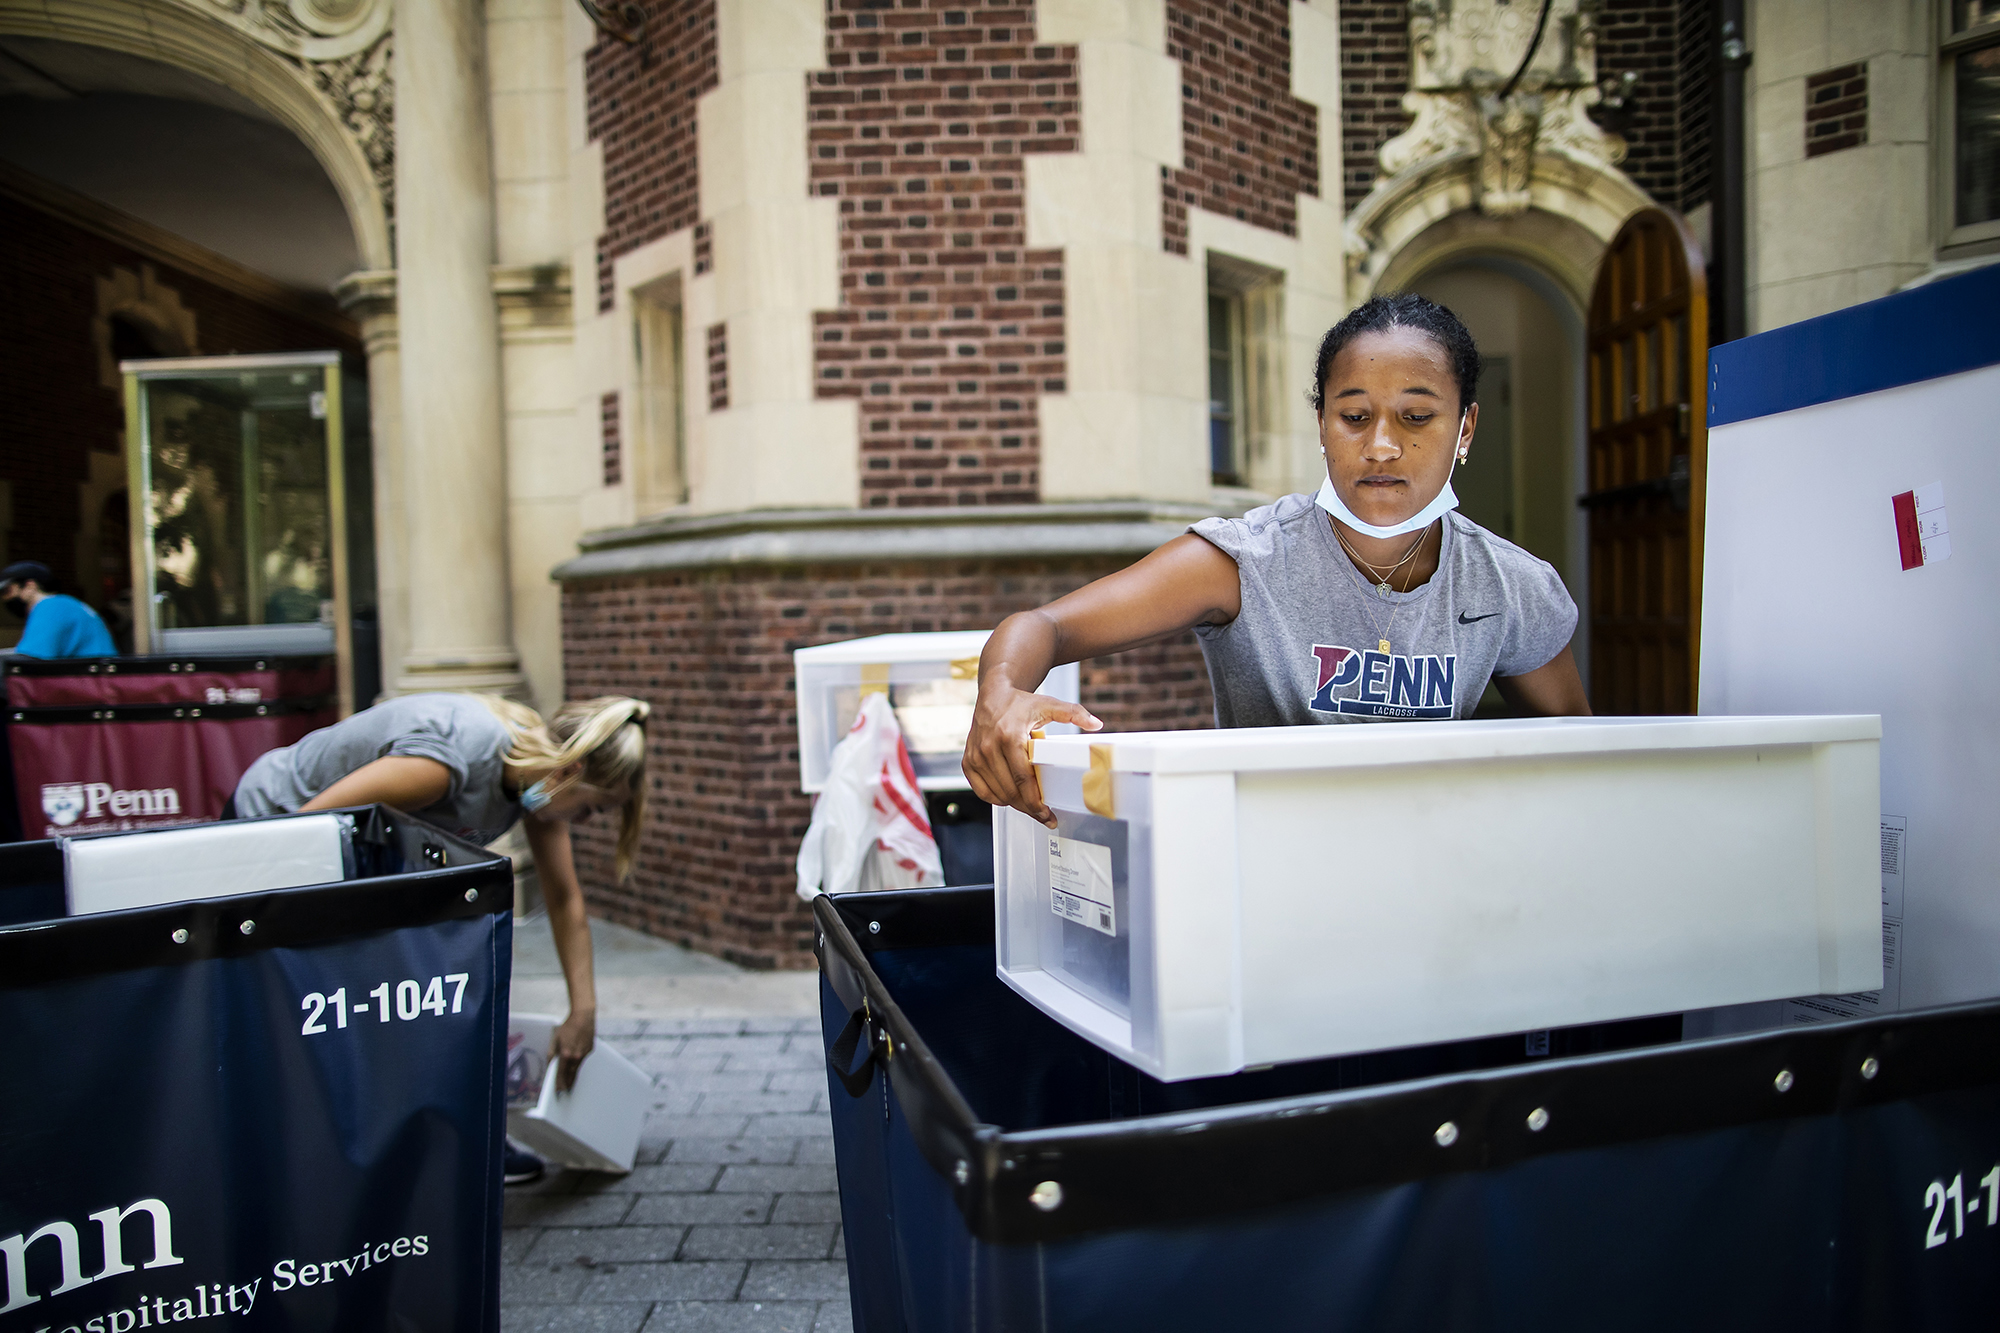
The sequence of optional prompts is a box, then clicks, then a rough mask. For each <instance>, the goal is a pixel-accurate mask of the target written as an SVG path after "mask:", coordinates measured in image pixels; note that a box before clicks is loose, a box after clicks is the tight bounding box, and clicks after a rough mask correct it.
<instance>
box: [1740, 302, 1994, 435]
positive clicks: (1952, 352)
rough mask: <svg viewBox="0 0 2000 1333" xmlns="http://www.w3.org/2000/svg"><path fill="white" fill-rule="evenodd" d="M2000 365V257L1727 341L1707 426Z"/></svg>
mask: <svg viewBox="0 0 2000 1333" xmlns="http://www.w3.org/2000/svg"><path fill="white" fill-rule="evenodd" d="M1995 364H2000V264H1989V265H1987V266H1986V267H1985V268H1977V269H1974V270H1972V271H1971V272H1970V273H1961V274H1958V275H1957V276H1956V277H1950V278H1941V279H1939V280H1938V281H1936V282H1931V283H1926V284H1924V285H1923V286H1922V287H1914V288H1912V289H1911V290H1909V291H1907V292H1898V293H1896V294H1895V295H1894V296H1885V297H1883V298H1882V299H1881V300H1879V301H1867V302H1864V303H1862V304H1861V305H1857V306H1849V307H1848V308H1847V309H1845V310H1836V311H1834V312H1833V313H1832V314H1830V315H1821V316H1820V317H1819V318H1818V319H1808V320H1801V321H1800V322H1799V323H1797V324H1787V325H1786V326H1785V327H1784V328H1781V329H1772V330H1771V331H1770V332H1769V333H1760V334H1757V335H1756V336H1754V337H1750V338H1742V339H1738V340H1737V341H1736V342H1733V343H1723V344H1722V345H1721V346H1720V347H1717V348H1715V349H1714V350H1713V351H1711V352H1710V353H1709V357H1708V424H1709V425H1710V426H1711V427H1713V426H1726V425H1728V424H1729V423H1730V422H1732V421H1749V420H1751V419H1752V418H1754V417H1768V416H1771V415H1772V414H1774V413H1777V412H1789V411H1791V410H1792V409H1793V408H1795V407H1810V406H1811V405H1812V404H1814V403H1830V402H1833V401H1835V400H1836V399H1841V398H1852V397H1854V396H1855V395H1856V394H1863V393H1874V392H1875V391H1876V390H1878V389H1893V388H1895V387H1896V386H1897V385H1899V384H1915V383H1916V382H1918V381H1919V380H1932V379H1936V378H1938V377H1939V376H1940V375H1955V374H1957V373H1958V372H1959V371H1962V370H1977V369H1979V368H1980V367H1981V366H1991V365H1995Z"/></svg>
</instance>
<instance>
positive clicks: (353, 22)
mask: <svg viewBox="0 0 2000 1333" xmlns="http://www.w3.org/2000/svg"><path fill="white" fill-rule="evenodd" d="M179 3H181V4H183V5H185V6H186V7H188V8H190V9H193V10H196V11H198V12H200V13H202V14H205V15H206V16H208V17H209V18H213V19H218V20H220V21H221V22H223V23H227V24H228V25H229V26H230V27H232V28H235V29H237V30H238V31H239V32H242V33H243V34H245V35H246V36H248V37H251V38H253V39H255V40H256V41H258V42H260V43H261V44H263V45H265V46H268V47H270V48H271V49H272V50H273V51H276V52H278V53H280V54H281V55H288V56H291V57H293V58H294V59H297V60H302V61H313V62H317V61H323V60H344V59H346V58H347V57H349V56H353V55H358V54H359V53H361V52H363V51H366V50H367V49H368V48H369V47H371V46H373V45H375V43H376V42H377V41H378V40H379V39H380V38H381V37H382V36H383V34H385V33H387V32H388V31H389V17H390V14H391V13H392V11H393V9H394V6H393V5H392V4H391V3H390V0H179Z"/></svg>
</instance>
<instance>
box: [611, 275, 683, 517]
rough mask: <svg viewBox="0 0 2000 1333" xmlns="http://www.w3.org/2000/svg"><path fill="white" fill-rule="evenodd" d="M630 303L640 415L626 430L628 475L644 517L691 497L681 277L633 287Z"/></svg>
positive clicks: (672, 277) (636, 504) (638, 413)
mask: <svg viewBox="0 0 2000 1333" xmlns="http://www.w3.org/2000/svg"><path fill="white" fill-rule="evenodd" d="M631 305H632V343H633V352H634V355H635V358H636V360H637V362H638V365H637V370H638V386H637V387H638V393H637V394H635V395H634V397H635V398H636V399H637V404H636V406H637V410H636V412H634V413H633V416H634V417H635V418H636V419H635V420H633V421H631V422H630V423H629V424H628V425H627V426H626V428H625V431H624V435H625V438H626V440H627V441H629V442H630V443H629V446H628V455H627V464H626V475H627V476H628V477H629V478H630V479H631V482H632V484H633V486H634V487H635V488H636V491H635V494H634V495H633V503H634V508H635V509H636V510H637V512H638V514H640V515H641V516H643V515H646V514H652V513H657V512H659V511H660V510H663V509H672V508H674V507H675V506H676V505H683V504H686V503H687V500H688V480H687V446H686V439H687V393H686V384H685V380H686V368H685V365H684V360H685V358H684V355H683V349H682V330H681V279H680V275H679V274H678V273H672V274H668V275H667V276H666V277H663V278H660V279H657V280H655V281H653V282H650V283H648V284H646V285H645V286H644V287H638V288H635V289H633V291H632V302H631Z"/></svg>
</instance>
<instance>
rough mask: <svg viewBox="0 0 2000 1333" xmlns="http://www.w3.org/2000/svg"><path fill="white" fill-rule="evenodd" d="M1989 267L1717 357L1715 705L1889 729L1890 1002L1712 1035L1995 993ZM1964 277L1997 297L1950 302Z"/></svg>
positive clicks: (1712, 568) (1708, 655)
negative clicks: (1877, 720)
mask: <svg viewBox="0 0 2000 1333" xmlns="http://www.w3.org/2000/svg"><path fill="white" fill-rule="evenodd" d="M1984 273H1985V274H1986V275H1987V276H1980V275H1967V278H1960V279H1954V280H1952V281H1950V282H1943V283H1937V284H1933V285H1932V286H1930V287H1926V288H1918V289H1916V290H1913V291H1911V292H1908V293H1904V294H1901V295H1898V296H1894V297H1890V298H1887V299H1885V300H1882V301H1876V302H1871V303H1869V304H1868V305H1865V306H1858V307H1854V308H1852V309H1850V310H1845V311H1840V312H1838V313H1836V314H1834V315H1830V316H1827V317H1825V318H1824V319H1820V320H1813V321H1808V322H1807V323H1805V324H1801V325H1794V326H1791V327H1789V328H1786V329H1779V330H1775V331H1773V332H1772V333H1769V334H1764V335H1759V336H1758V337H1756V338H1750V339H1745V340H1743V341H1742V342H1741V343H1731V344H1726V345H1724V346H1723V347H1720V348H1718V349H1716V356H1715V359H1714V363H1713V365H1712V371H1711V386H1712V387H1711V390H1710V394H1711V404H1712V408H1711V423H1712V425H1711V430H1710V433H1709V443H1708V490H1707V496H1708V499H1707V506H1708V511H1707V531H1706V546H1705V551H1704V575H1703V592H1702V626H1701V685H1700V691H1701V693H1700V711H1701V712H1702V713H1704V714H1768V713H1877V714H1880V715H1881V718H1882V826H1881V848H1882V895H1883V897H1882V913H1883V936H1884V954H1883V962H1884V973H1885V984H1884V987H1883V990H1882V991H1880V992H1877V993H1872V994H1868V995H1857V996H1847V997H1840V998H1838V999H1831V998H1829V999H1819V1000H1813V1001H1801V1002H1794V1003H1792V1004H1790V1005H1786V1006H1773V1007H1770V1008H1769V1009H1767V1010H1764V1011H1762V1012H1759V1013H1756V1014H1740V1015H1734V1016H1731V1018H1730V1019H1727V1020H1725V1021H1723V1022H1721V1023H1720V1024H1718V1026H1717V1028H1716V1030H1717V1031H1728V1030H1739V1029H1741V1028H1745V1027H1753V1026H1767V1025H1770V1024H1771V1023H1774V1022H1812V1021H1822V1020H1825V1019H1829V1018H1839V1017H1851V1016H1857V1015H1863V1014H1872V1013H1881V1012H1889V1011H1894V1010H1897V1009H1912V1008H1920V1007H1925V1006H1930V1005H1940V1004H1952V1003H1957V1002H1962V1001H1967V1000H1978V999H1986V998H1989V997H1993V996H1996V995H2000V819H1995V818H1994V816H1993V808H1994V805H1995V801H1996V797H2000V692H1996V690H1995V688H1994V677H1995V665H1996V663H2000V591H1996V589H2000V541H1996V534H2000V364H1995V363H2000V337H1996V336H1995V334H1994V333H1993V332H1992V331H1991V330H1992V328H1993V327H1994V325H1995V323H1996V321H1995V319H1994V315H1993V311H1994V310H1995V308H1996V306H1995V300H1996V296H2000V270H1986V271H1984ZM1968 278H1976V279H1977V281H1976V282H1974V283H1973V284H1972V285H1973V286H1975V287H1977V288H1978V289H1979V290H1977V291H1973V290H1956V291H1954V290H1953V289H1955V288H1961V286H1962V284H1965V283H1966V282H1967V279H1968ZM1760 344H1761V346H1760ZM1982 361H1984V362H1985V363H1986V364H1980V362H1982ZM1927 369H1928V370H1933V371H1942V372H1944V373H1935V374H1929V375H1926V374H1925V373H1924V372H1925V371H1926V370H1927ZM1885 381H1890V382H1888V383H1886V384H1885ZM1895 381H1900V382H1895ZM1802 382H1803V383H1804V385H1805V387H1804V391H1803V392H1802V393H1799V392H1796V390H1797V389H1798V386H1799V385H1800V384H1801V383H1802ZM1877 386H1881V387H1877ZM1856 389H1864V390H1866V391H1855V390H1856ZM1843 390H1846V391H1845V392H1843ZM1788 391H1793V394H1794V396H1795V397H1802V398H1804V399H1805V400H1806V401H1803V402H1797V403H1796V404H1793V403H1788V401H1787V394H1788ZM1732 404H1734V405H1735V408H1736V410H1735V411H1732ZM1769 408H1777V409H1778V410H1764V409H1769ZM1732 418H1733V419H1732ZM1689 1031H1690V1035H1696V1034H1697V1033H1698V1032H1700V1031H1701V1029H1700V1028H1698V1027H1697V1026H1695V1025H1694V1024H1693V1022H1692V1021H1691V1023H1690V1028H1689Z"/></svg>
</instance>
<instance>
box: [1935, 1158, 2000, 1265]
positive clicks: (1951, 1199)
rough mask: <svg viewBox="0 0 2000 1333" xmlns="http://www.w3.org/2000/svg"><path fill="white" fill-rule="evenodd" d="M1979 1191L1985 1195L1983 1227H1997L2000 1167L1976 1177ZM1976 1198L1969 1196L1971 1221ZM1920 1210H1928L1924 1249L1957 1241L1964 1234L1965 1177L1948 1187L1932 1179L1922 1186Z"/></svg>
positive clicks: (1976, 1213)
mask: <svg viewBox="0 0 2000 1333" xmlns="http://www.w3.org/2000/svg"><path fill="white" fill-rule="evenodd" d="M1979 1188H1980V1189H1981V1190H1984V1191H1985V1192H1986V1225H1987V1226H1989V1227H1990V1226H2000V1166H1996V1167H1994V1168H1993V1169H1992V1170H1991V1171H1988V1172H1987V1173H1986V1174H1985V1175H1983V1176H1981V1177H1980V1178H1979ZM1979 1202H1980V1200H1979V1195H1978V1194H1977V1193H1975V1194H1973V1196H1972V1220H1973V1221H1974V1222H1977V1221H1978V1220H1979ZM1946 1204H1950V1205H1951V1222H1950V1228H1951V1229H1950V1230H1949V1231H1948V1232H1947V1231H1946V1229H1945V1227H1946V1223H1945V1205H1946ZM1924 1207H1926V1208H1928V1209H1930V1210H1931V1224H1930V1228H1929V1229H1928V1230H1926V1231H1925V1232H1924V1248H1925V1249H1927V1250H1934V1249H1936V1248H1937V1247H1938V1246H1940V1245H1942V1244H1944V1243H1945V1242H1946V1241H1948V1240H1957V1239H1958V1238H1959V1237H1961V1236H1963V1235H1964V1234H1965V1177H1964V1176H1962V1175H1958V1176H1953V1177H1952V1178H1951V1184H1949V1185H1947V1184H1945V1183H1944V1181H1943V1180H1933V1181H1932V1182H1931V1183H1930V1184H1928V1185H1926V1186H1925V1187H1924Z"/></svg>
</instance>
